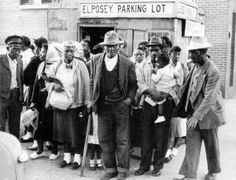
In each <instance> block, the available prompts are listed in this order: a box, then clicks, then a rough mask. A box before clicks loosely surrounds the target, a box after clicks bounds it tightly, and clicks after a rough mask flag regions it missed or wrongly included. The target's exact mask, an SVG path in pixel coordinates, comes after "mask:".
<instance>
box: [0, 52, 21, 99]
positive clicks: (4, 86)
mask: <svg viewBox="0 0 236 180" xmlns="http://www.w3.org/2000/svg"><path fill="white" fill-rule="evenodd" d="M16 61H17V73H16V76H17V84H18V87H19V91H20V96H19V100H20V101H23V63H22V60H21V58H20V57H18V58H17V59H16ZM10 86H11V69H10V65H9V61H8V57H7V54H4V55H0V97H1V98H0V99H9V98H10Z"/></svg>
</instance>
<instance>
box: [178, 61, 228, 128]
mask: <svg viewBox="0 0 236 180" xmlns="http://www.w3.org/2000/svg"><path fill="white" fill-rule="evenodd" d="M194 68H195V66H193V67H192V69H191V71H190V72H189V74H188V76H187V79H186V82H185V84H184V85H183V88H182V89H181V92H180V94H181V98H180V102H179V104H178V105H177V106H176V108H175V110H174V113H173V116H174V117H183V118H185V117H187V116H190V115H191V114H189V113H190V112H189V111H186V109H185V105H186V103H187V102H186V101H187V99H188V98H187V96H188V91H189V84H190V82H191V78H192V74H193V71H194ZM192 108H193V114H192V116H194V117H196V118H197V119H198V120H199V123H198V124H199V127H200V129H213V128H217V127H218V126H220V125H223V124H225V118H224V104H223V98H222V95H221V91H220V75H219V71H218V69H217V67H216V66H215V65H214V63H213V62H212V61H211V60H209V59H207V60H206V61H205V64H204V65H203V67H202V71H201V73H200V74H199V76H198V80H197V85H196V90H195V91H194V95H193V98H192Z"/></svg>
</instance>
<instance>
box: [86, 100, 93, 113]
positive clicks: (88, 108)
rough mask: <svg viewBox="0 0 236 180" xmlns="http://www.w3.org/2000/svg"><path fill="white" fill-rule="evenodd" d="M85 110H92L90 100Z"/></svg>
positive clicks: (89, 111)
mask: <svg viewBox="0 0 236 180" xmlns="http://www.w3.org/2000/svg"><path fill="white" fill-rule="evenodd" d="M87 112H88V113H91V112H92V102H91V101H90V102H89V103H88V104H87Z"/></svg>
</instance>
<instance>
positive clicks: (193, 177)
mask: <svg viewBox="0 0 236 180" xmlns="http://www.w3.org/2000/svg"><path fill="white" fill-rule="evenodd" d="M179 174H180V175H183V176H184V177H188V178H192V179H197V174H195V175H193V174H188V173H184V172H181V171H180V172H179Z"/></svg>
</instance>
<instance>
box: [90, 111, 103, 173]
mask: <svg viewBox="0 0 236 180" xmlns="http://www.w3.org/2000/svg"><path fill="white" fill-rule="evenodd" d="M91 122H92V128H91V130H92V132H91V133H90V134H92V135H89V137H88V143H89V146H90V160H89V169H90V170H92V171H95V170H96V168H98V169H103V167H102V162H101V153H102V149H101V147H100V145H99V142H98V115H97V114H95V113H92V121H91ZM95 154H96V155H97V156H96V157H97V159H96V162H95Z"/></svg>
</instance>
